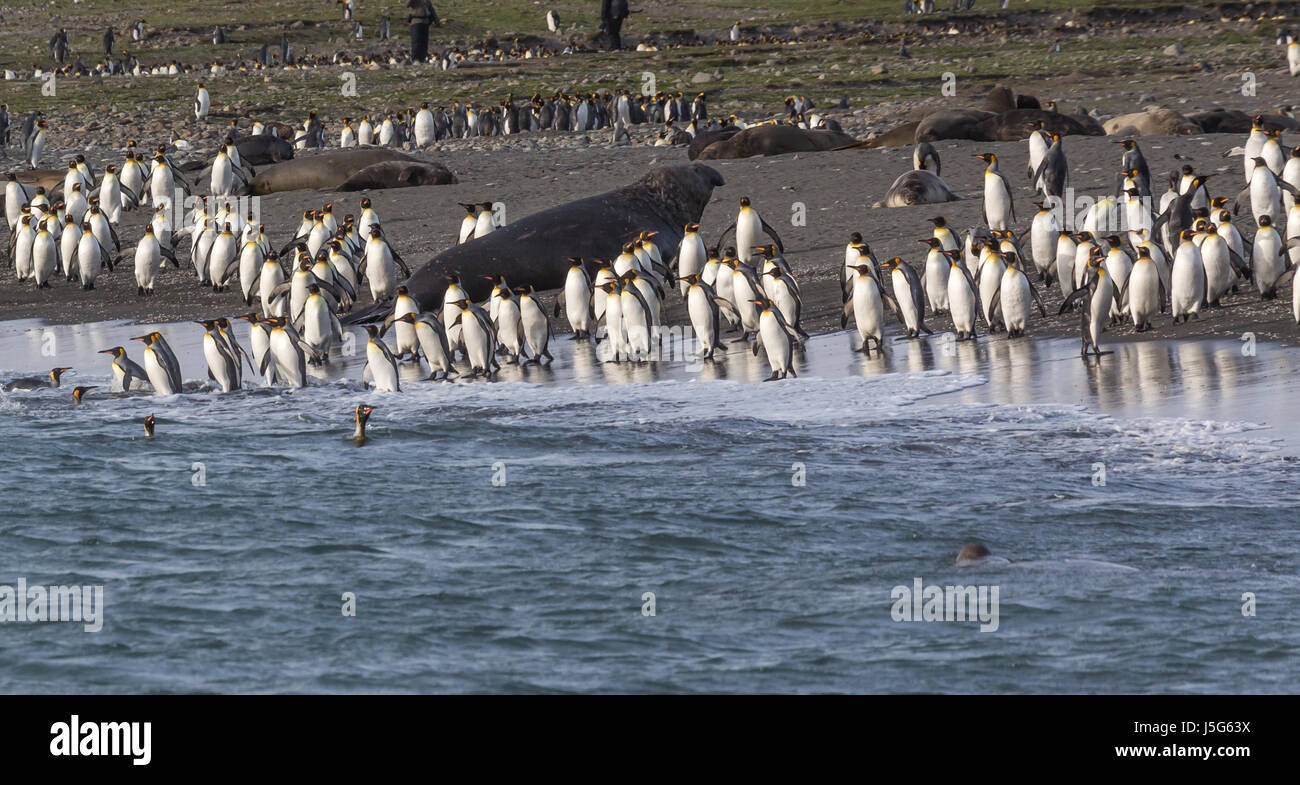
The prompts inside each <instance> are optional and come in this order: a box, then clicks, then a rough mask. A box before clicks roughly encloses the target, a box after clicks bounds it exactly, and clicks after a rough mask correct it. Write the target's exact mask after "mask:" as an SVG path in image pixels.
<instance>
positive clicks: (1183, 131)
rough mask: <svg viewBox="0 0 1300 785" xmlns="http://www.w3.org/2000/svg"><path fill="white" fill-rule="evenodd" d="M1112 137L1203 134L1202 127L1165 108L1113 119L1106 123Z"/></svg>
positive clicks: (1150, 108) (1107, 131)
mask: <svg viewBox="0 0 1300 785" xmlns="http://www.w3.org/2000/svg"><path fill="white" fill-rule="evenodd" d="M1104 127H1105V129H1106V133H1107V134H1109V135H1110V136H1178V135H1183V136H1187V135H1192V134H1199V133H1202V131H1201V127H1200V126H1199V125H1197V124H1196V123H1194V122H1192V121H1191V120H1188V119H1187V118H1186V117H1183V116H1182V115H1180V114H1178V113H1177V112H1175V111H1174V110H1172V109H1166V108H1165V107H1163V106H1150V107H1147V109H1146V110H1145V111H1142V112H1133V113H1131V114H1122V115H1119V116H1118V117H1112V118H1110V119H1109V120H1107V121H1106V123H1105V126H1104Z"/></svg>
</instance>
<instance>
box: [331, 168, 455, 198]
mask: <svg viewBox="0 0 1300 785" xmlns="http://www.w3.org/2000/svg"><path fill="white" fill-rule="evenodd" d="M454 182H456V175H454V174H452V173H451V170H449V169H448V168H447V167H445V166H443V165H442V164H436V163H427V162H425V161H381V162H380V163H377V164H371V165H370V166H367V167H366V168H365V169H362V170H361V171H359V172H357V173H356V174H354V175H352V176H351V177H349V178H348V179H347V182H345V183H343V185H340V186H339V190H340V191H369V190H372V189H376V188H409V187H411V186H414V185H450V184H451V183H454Z"/></svg>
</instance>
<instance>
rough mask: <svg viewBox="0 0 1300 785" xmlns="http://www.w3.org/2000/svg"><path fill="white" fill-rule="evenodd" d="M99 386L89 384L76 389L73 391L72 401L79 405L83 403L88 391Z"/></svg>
mask: <svg viewBox="0 0 1300 785" xmlns="http://www.w3.org/2000/svg"><path fill="white" fill-rule="evenodd" d="M97 386H98V385H94V384H88V385H85V386H82V387H77V388H74V389H73V391H72V400H74V401H76V402H77V403H81V397H82V396H83V395H85V394H86V392H87V391H89V390H93V389H95V387H97Z"/></svg>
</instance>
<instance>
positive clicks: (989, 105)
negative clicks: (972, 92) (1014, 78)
mask: <svg viewBox="0 0 1300 785" xmlns="http://www.w3.org/2000/svg"><path fill="white" fill-rule="evenodd" d="M984 108H985V109H986V110H988V111H990V112H995V113H997V114H1002V113H1003V112H1010V111H1011V110H1013V109H1041V108H1042V104H1040V103H1038V99H1037V98H1035V97H1033V96H1032V95H1021V94H1019V93H1017V92H1016V91H1015V90H1013V89H1011V88H1010V87H1008V86H1006V85H1004V84H996V85H994V86H993V89H992V90H989V94H988V95H986V96H985V97H984Z"/></svg>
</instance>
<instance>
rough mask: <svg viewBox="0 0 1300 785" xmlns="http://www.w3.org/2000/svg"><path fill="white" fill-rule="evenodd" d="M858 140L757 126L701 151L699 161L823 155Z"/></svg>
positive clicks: (829, 133)
mask: <svg viewBox="0 0 1300 785" xmlns="http://www.w3.org/2000/svg"><path fill="white" fill-rule="evenodd" d="M856 141H857V139H854V138H853V137H851V136H849V135H848V134H843V133H837V132H835V131H820V130H818V131H805V130H803V129H802V128H797V127H795V126H793V125H754V126H750V127H749V128H746V129H745V130H743V131H741V132H740V133H738V134H736V135H735V136H732V137H730V138H728V139H723V140H721V141H718V142H714V143H713V144H711V145H709V146H708V147H706V148H704V149H703V150H701V151H700V154H699V156H698V158H697V159H696V160H700V161H709V160H718V159H726V158H749V157H750V156H755V155H783V154H785V153H820V152H825V151H827V150H834V149H835V148H837V147H844V146H845V145H850V144H853V143H854V142H856Z"/></svg>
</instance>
